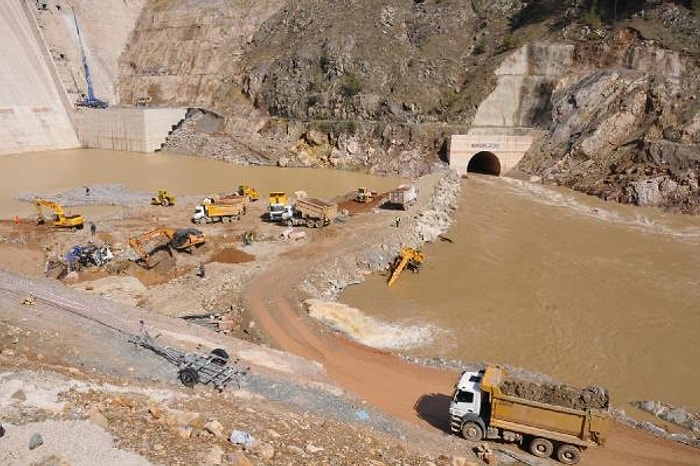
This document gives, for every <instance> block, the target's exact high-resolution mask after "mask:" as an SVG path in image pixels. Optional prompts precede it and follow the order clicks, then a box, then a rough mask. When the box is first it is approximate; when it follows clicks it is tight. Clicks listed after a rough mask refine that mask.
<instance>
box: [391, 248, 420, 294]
mask: <svg viewBox="0 0 700 466" xmlns="http://www.w3.org/2000/svg"><path fill="white" fill-rule="evenodd" d="M423 260H425V255H424V254H423V253H422V252H420V251H418V250H417V249H413V248H409V247H404V248H403V249H401V252H400V253H399V255H398V256H397V257H396V259H395V260H394V263H393V264H392V266H391V277H389V282H388V286H391V285H393V284H394V282H395V281H396V279H397V278H399V275H401V272H403V271H404V269H408V270H410V271H412V272H413V273H418V271H419V270H420V266H421V264H422V263H423Z"/></svg>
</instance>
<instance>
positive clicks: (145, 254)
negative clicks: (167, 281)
mask: <svg viewBox="0 0 700 466" xmlns="http://www.w3.org/2000/svg"><path fill="white" fill-rule="evenodd" d="M160 236H163V237H165V238H166V239H167V243H162V242H161V243H160V244H158V245H156V246H155V247H154V248H151V249H150V252H149V251H147V250H146V247H145V244H146V243H148V242H150V241H153V240H154V239H156V238H158V237H160ZM205 241H206V239H205V237H204V233H202V232H201V231H199V230H197V229H196V228H181V229H179V230H173V229H172V228H164V227H158V228H154V229H153V230H150V231H147V232H146V233H143V234H142V235H140V236H135V237H133V238H129V246H131V249H133V250H134V251H136V253H137V254H138V255H139V258H140V260H141V263H142V264H144V265H145V266H146V268H151V267H153V266H154V265H156V264H151V255H152V254H153V252H154V251H155V250H156V249H159V248H162V247H164V246H166V245H167V246H169V247H171V248H173V249H175V250H176V251H189V252H191V248H192V247H198V246H201V245H202V244H204V242H205Z"/></svg>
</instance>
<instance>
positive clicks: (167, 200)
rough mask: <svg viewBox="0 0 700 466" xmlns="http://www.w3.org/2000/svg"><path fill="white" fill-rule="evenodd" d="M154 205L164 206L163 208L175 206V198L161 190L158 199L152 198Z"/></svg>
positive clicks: (157, 195)
mask: <svg viewBox="0 0 700 466" xmlns="http://www.w3.org/2000/svg"><path fill="white" fill-rule="evenodd" d="M151 204H152V205H162V206H163V207H168V206H171V205H175V196H173V195H172V194H170V193H169V192H168V191H167V190H165V189H159V190H158V193H157V194H156V197H152V198H151Z"/></svg>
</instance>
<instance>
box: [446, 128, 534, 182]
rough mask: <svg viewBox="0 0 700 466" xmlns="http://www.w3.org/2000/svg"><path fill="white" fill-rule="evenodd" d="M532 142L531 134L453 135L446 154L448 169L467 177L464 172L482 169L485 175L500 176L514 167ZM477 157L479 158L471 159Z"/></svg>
mask: <svg viewBox="0 0 700 466" xmlns="http://www.w3.org/2000/svg"><path fill="white" fill-rule="evenodd" d="M532 141H533V136H531V135H525V136H508V135H488V134H479V135H472V134H455V135H453V136H451V138H450V145H449V151H448V158H449V163H450V167H453V168H454V169H455V170H456V171H457V172H458V173H460V174H466V173H467V171H470V170H473V169H475V168H479V167H482V166H483V167H485V169H484V170H483V171H484V172H486V173H490V174H493V175H503V174H505V173H508V172H509V171H510V170H512V169H513V168H515V166H516V165H517V164H518V162H520V160H521V159H522V158H523V157H524V156H525V153H526V152H527V151H528V149H529V148H530V146H531V145H532ZM477 155H478V156H479V157H478V158H476V160H473V159H474V158H475V156H477ZM470 162H472V163H470ZM482 162H483V163H485V164H486V165H483V164H482ZM496 167H498V168H496ZM475 171H482V170H475Z"/></svg>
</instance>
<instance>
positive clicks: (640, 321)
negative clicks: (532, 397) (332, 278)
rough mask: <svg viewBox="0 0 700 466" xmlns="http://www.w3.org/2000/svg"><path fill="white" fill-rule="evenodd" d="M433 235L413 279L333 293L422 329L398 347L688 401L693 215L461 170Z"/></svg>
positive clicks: (698, 285)
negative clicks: (449, 211)
mask: <svg viewBox="0 0 700 466" xmlns="http://www.w3.org/2000/svg"><path fill="white" fill-rule="evenodd" d="M446 236H447V237H449V238H450V239H451V240H452V241H453V242H452V243H449V242H438V243H434V244H429V245H426V246H425V247H424V249H423V252H424V253H426V255H427V259H426V262H425V265H424V267H423V268H422V270H421V272H420V274H418V275H411V274H404V275H402V276H401V277H400V278H399V280H398V281H397V282H396V283H395V284H394V285H393V286H392V287H391V288H387V286H386V277H383V276H378V275H375V276H372V277H369V279H368V280H366V281H365V282H364V283H362V284H360V285H356V286H351V287H349V288H347V289H346V290H345V291H344V293H343V294H342V295H341V301H342V302H343V303H345V304H348V305H350V306H352V307H354V308H358V309H361V310H362V312H363V313H365V314H368V315H370V316H371V317H373V318H375V319H377V320H378V321H379V322H383V323H392V324H393V325H399V326H404V327H406V328H408V327H410V328H417V327H418V328H422V329H423V330H426V329H427V333H428V334H430V335H431V336H432V337H431V338H430V339H429V341H427V342H426V341H423V342H421V343H422V344H416V343H418V342H415V341H414V342H412V343H414V345H413V348H412V349H404V352H405V353H407V354H411V355H414V356H420V357H434V356H442V357H446V358H450V359H457V360H463V361H488V362H492V363H508V364H512V365H515V366H521V367H524V368H526V369H529V370H534V371H538V372H542V373H545V374H548V375H550V376H552V377H554V378H556V379H558V380H560V381H563V382H565V383H569V384H573V385H577V386H588V385H600V386H604V387H607V388H608V389H609V390H610V392H611V397H612V401H613V404H616V405H621V404H625V403H627V402H630V401H635V400H647V399H651V400H663V401H666V402H669V403H673V404H676V405H680V406H685V407H687V408H691V409H692V408H696V409H697V408H700V390H699V389H698V386H699V385H700V375H699V374H698V371H697V370H696V368H697V366H698V361H700V345H698V344H697V343H698V332H699V331H700V247H698V246H700V218H697V217H689V216H680V215H669V214H664V213H662V212H660V211H657V210H654V209H641V208H636V207H631V206H622V205H618V204H613V203H607V202H604V201H601V200H598V199H596V198H592V197H589V196H585V195H580V194H577V193H574V192H571V191H569V190H566V189H563V188H557V187H545V186H542V185H538V184H532V183H528V182H524V181H519V180H515V179H511V178H494V177H488V176H472V175H470V178H468V179H463V180H462V193H461V199H460V207H459V210H458V212H457V216H456V222H455V224H454V225H453V227H452V228H451V229H450V231H449V232H448V233H447V234H446ZM420 334H421V335H425V334H426V332H422V333H420Z"/></svg>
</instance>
